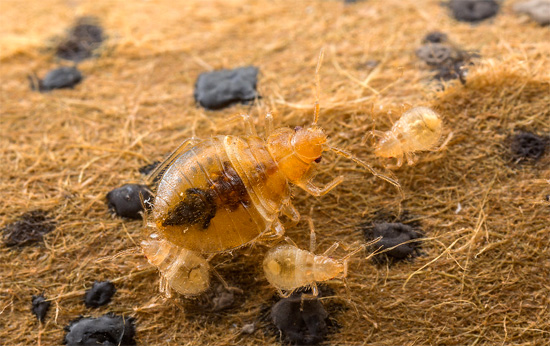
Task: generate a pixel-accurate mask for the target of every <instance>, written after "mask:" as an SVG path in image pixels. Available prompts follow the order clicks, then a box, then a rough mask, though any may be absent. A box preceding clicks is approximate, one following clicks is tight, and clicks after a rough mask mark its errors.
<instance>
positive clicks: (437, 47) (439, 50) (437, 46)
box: [416, 43, 458, 67]
mask: <svg viewBox="0 0 550 346" xmlns="http://www.w3.org/2000/svg"><path fill="white" fill-rule="evenodd" d="M416 55H417V56H418V57H419V58H420V59H422V60H424V61H425V62H426V64H428V65H429V66H436V67H437V66H441V65H448V64H452V63H453V62H454V61H455V60H457V58H458V57H457V56H456V52H455V51H454V50H453V48H452V47H450V46H447V45H445V44H441V43H429V44H426V45H423V46H421V47H420V48H418V49H417V50H416Z"/></svg>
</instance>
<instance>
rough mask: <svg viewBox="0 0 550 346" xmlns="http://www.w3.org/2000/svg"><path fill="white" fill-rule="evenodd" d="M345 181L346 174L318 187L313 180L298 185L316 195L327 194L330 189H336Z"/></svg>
mask: <svg viewBox="0 0 550 346" xmlns="http://www.w3.org/2000/svg"><path fill="white" fill-rule="evenodd" d="M343 181H344V176H343V175H341V176H338V177H336V178H335V179H334V180H333V181H331V182H330V183H328V184H327V185H325V187H322V188H321V187H317V186H315V185H313V183H312V182H311V181H307V182H305V183H299V184H297V186H299V187H300V188H301V189H302V190H304V191H306V192H307V193H309V194H310V195H313V196H315V197H319V196H322V195H324V194H327V193H328V192H329V191H330V190H332V189H334V188H335V187H336V186H338V184H340V183H341V182H343Z"/></svg>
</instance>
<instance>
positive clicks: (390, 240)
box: [362, 222, 422, 262]
mask: <svg viewBox="0 0 550 346" xmlns="http://www.w3.org/2000/svg"><path fill="white" fill-rule="evenodd" d="M362 228H363V232H364V235H365V238H366V239H367V240H368V241H372V240H374V239H376V238H378V237H382V239H380V240H379V241H378V242H376V243H375V244H374V245H373V248H375V249H378V248H380V251H384V250H386V249H390V248H392V247H394V246H397V247H396V248H394V249H391V250H389V251H385V252H384V253H383V254H381V255H384V254H385V255H387V256H390V257H392V258H394V259H396V260H403V259H405V258H408V257H415V255H416V254H417V253H416V252H417V249H418V248H419V242H410V243H407V244H402V243H404V242H407V241H409V240H413V239H418V238H421V237H422V234H420V233H419V232H416V231H415V230H414V228H413V227H412V226H410V225H406V224H403V223H387V222H383V223H372V224H370V225H365V224H364V225H362ZM399 244H402V245H399ZM398 245H399V246H398ZM379 256H380V255H379ZM379 259H380V257H379ZM381 262H383V259H382V260H381Z"/></svg>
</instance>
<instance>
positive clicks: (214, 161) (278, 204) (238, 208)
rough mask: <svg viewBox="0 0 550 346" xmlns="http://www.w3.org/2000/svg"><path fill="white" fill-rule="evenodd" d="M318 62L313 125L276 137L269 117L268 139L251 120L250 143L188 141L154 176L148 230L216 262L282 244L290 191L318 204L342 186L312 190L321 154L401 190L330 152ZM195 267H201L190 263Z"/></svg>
mask: <svg viewBox="0 0 550 346" xmlns="http://www.w3.org/2000/svg"><path fill="white" fill-rule="evenodd" d="M322 56H323V51H321V54H320V56H319V61H318V64H317V69H316V72H315V76H316V83H315V84H316V102H315V106H314V117H313V122H312V124H311V125H310V126H307V127H296V128H294V129H291V128H288V127H283V128H278V129H273V118H272V116H271V114H269V113H268V114H267V115H266V139H262V138H260V137H259V136H258V135H257V133H256V130H255V128H254V126H253V124H252V122H251V119H250V117H249V116H248V115H244V114H241V115H240V117H241V118H242V120H243V122H244V125H245V136H242V137H240V136H230V135H227V136H215V137H212V138H210V139H205V140H200V139H196V138H190V139H187V140H185V141H184V142H183V143H182V144H181V145H180V147H179V148H177V149H176V150H175V151H174V152H173V153H172V154H171V155H170V156H169V157H168V158H167V159H166V160H165V161H164V162H163V163H162V164H160V165H159V166H158V167H157V168H156V169H155V170H154V171H153V172H152V173H151V174H150V175H149V178H148V180H149V183H150V184H151V185H153V184H155V182H157V181H158V184H157V186H156V189H155V192H156V196H155V197H154V200H153V203H152V206H151V207H152V208H151V211H150V212H149V213H148V215H147V226H148V227H149V228H150V229H152V230H153V232H154V233H158V235H159V236H160V237H161V238H163V239H165V240H166V241H167V242H170V243H172V244H173V245H175V246H178V247H181V248H183V249H185V251H188V252H189V253H192V254H194V255H197V256H198V255H202V254H215V253H221V252H225V251H230V250H233V249H236V248H239V247H241V246H244V245H247V244H249V243H251V242H253V241H255V240H257V239H258V238H260V237H261V239H272V238H279V237H281V236H282V235H283V234H284V227H283V225H282V223H281V222H280V220H279V215H280V214H281V213H282V214H284V215H285V216H287V217H288V218H289V219H291V220H292V221H293V222H298V220H299V219H300V214H299V213H298V211H297V210H296V209H295V208H294V206H293V205H292V202H291V200H290V184H293V185H296V186H298V187H300V188H302V189H303V190H305V191H306V192H308V193H309V194H311V195H314V196H321V195H324V194H326V193H328V192H329V191H330V190H332V189H333V188H334V187H336V186H337V185H338V184H340V183H341V182H342V181H343V180H344V177H343V176H338V177H336V178H335V179H334V180H333V181H332V182H330V183H328V184H327V185H326V186H324V187H318V186H316V185H314V184H313V182H312V179H313V177H314V174H315V169H316V166H317V164H318V163H319V162H320V160H321V157H322V154H323V152H325V151H332V152H334V153H336V154H338V155H341V156H344V157H347V158H349V159H351V160H353V161H354V162H356V163H357V164H359V165H361V166H362V167H364V168H366V169H367V170H369V171H370V172H371V173H372V174H373V175H375V176H377V177H379V178H381V179H384V180H386V181H387V182H389V183H391V184H393V185H395V186H397V187H400V185H399V183H398V182H397V181H395V180H394V179H392V178H390V177H386V176H384V175H381V174H379V173H377V172H376V171H375V170H374V169H373V168H372V167H371V166H370V165H368V164H367V163H366V162H364V161H362V160H360V159H358V158H356V157H355V156H353V155H352V154H351V153H349V152H347V151H345V150H343V149H339V148H336V147H333V146H330V145H329V144H328V143H327V135H326V134H325V132H324V130H323V129H322V128H321V127H320V126H318V125H317V120H318V118H319V68H320V64H321V61H322ZM192 261H197V263H198V260H197V259H196V258H194V257H193V259H192Z"/></svg>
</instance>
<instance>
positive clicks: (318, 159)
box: [315, 156, 323, 163]
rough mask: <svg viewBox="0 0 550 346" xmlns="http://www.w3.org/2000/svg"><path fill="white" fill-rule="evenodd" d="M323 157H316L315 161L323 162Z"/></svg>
mask: <svg viewBox="0 0 550 346" xmlns="http://www.w3.org/2000/svg"><path fill="white" fill-rule="evenodd" d="M322 158H323V157H322V156H319V157H318V158H316V159H315V162H317V163H319V162H321V159H322Z"/></svg>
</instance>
